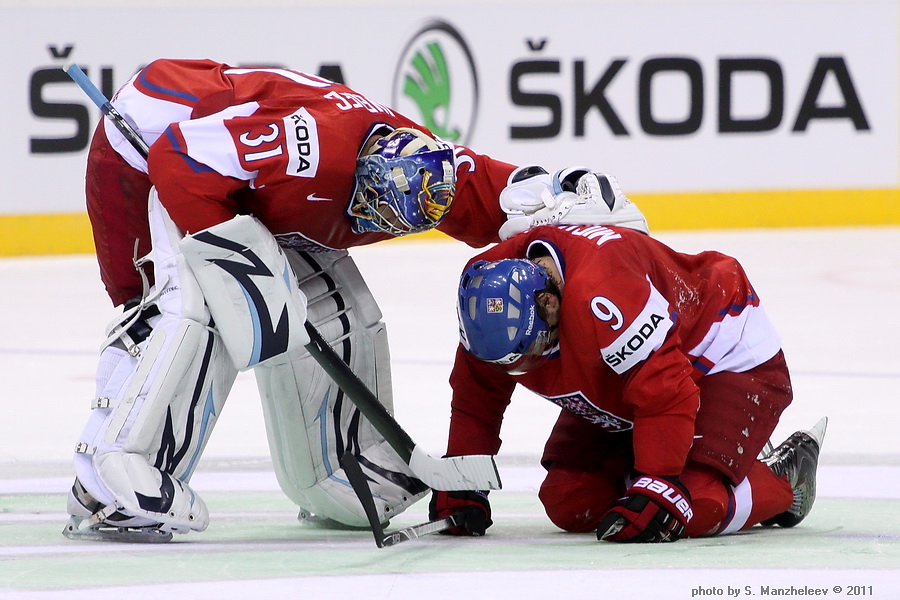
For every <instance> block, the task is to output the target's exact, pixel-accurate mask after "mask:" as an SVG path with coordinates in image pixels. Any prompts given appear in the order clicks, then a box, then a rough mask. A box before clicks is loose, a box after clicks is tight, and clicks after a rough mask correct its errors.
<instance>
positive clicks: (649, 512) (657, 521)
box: [597, 475, 694, 542]
mask: <svg viewBox="0 0 900 600" xmlns="http://www.w3.org/2000/svg"><path fill="white" fill-rule="evenodd" d="M693 514H694V513H693V508H692V507H691V495H690V493H689V492H688V491H687V488H685V487H684V485H683V484H682V483H681V481H679V479H678V478H677V477H653V476H652V475H641V476H639V477H638V478H637V480H636V481H635V482H634V483H633V484H632V486H631V487H630V488H628V489H627V490H626V491H625V496H624V497H622V498H620V499H619V500H618V501H617V502H616V503H615V504H614V505H613V507H612V508H610V509H609V511H607V513H606V515H604V517H603V520H601V521H600V525H599V526H598V527H597V539H598V540H607V541H610V542H674V541H675V540H677V539H679V538H680V537H681V536H682V535H683V534H684V529H685V527H686V526H687V524H688V522H689V521H690V520H691V517H692V516H693Z"/></svg>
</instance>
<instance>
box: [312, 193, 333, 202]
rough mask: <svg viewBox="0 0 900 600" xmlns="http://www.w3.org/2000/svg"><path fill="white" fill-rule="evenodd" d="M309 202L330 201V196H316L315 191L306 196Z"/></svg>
mask: <svg viewBox="0 0 900 600" xmlns="http://www.w3.org/2000/svg"><path fill="white" fill-rule="evenodd" d="M306 199H307V200H309V201H310V202H331V198H322V197H320V196H316V194H315V193H312V194H310V195H309V196H307V197H306Z"/></svg>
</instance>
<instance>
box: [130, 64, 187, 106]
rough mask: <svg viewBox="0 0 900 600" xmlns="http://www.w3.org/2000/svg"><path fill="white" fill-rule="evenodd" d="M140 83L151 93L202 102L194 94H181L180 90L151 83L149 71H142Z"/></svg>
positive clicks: (139, 78) (139, 77)
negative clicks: (148, 78)
mask: <svg viewBox="0 0 900 600" xmlns="http://www.w3.org/2000/svg"><path fill="white" fill-rule="evenodd" d="M138 81H140V82H141V85H143V86H144V87H145V88H147V89H148V90H150V91H151V92H156V93H157V94H164V95H166V96H174V97H176V98H181V99H182V100H187V101H188V102H198V101H199V100H200V98H199V97H197V96H195V95H193V94H188V93H187V92H179V91H178V90H170V89H169V88H164V87H163V86H161V85H156V84H155V83H150V82H149V81H148V80H147V69H144V70H142V71H141V74H140V75H139V76H138Z"/></svg>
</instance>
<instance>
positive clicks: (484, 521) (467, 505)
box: [428, 490, 494, 536]
mask: <svg viewBox="0 0 900 600" xmlns="http://www.w3.org/2000/svg"><path fill="white" fill-rule="evenodd" d="M487 495H488V493H487V492H481V491H478V492H439V491H437V490H435V491H434V492H433V493H432V495H431V503H430V504H429V505H428V518H429V519H431V520H435V519H443V518H444V517H449V516H450V515H454V514H455V515H461V516H462V522H461V523H459V525H458V526H457V527H451V528H450V529H447V530H445V531H442V532H441V533H444V534H447V535H473V536H482V535H484V532H485V531H486V530H487V528H488V527H490V526H491V525H493V524H494V522H493V521H491V505H490V503H489V502H488V498H487Z"/></svg>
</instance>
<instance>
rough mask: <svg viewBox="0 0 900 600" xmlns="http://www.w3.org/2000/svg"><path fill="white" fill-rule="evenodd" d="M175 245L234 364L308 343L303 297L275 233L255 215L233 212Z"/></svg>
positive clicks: (256, 360) (252, 362)
mask: <svg viewBox="0 0 900 600" xmlns="http://www.w3.org/2000/svg"><path fill="white" fill-rule="evenodd" d="M179 248H180V250H181V251H182V252H183V253H184V255H185V257H186V259H187V261H188V264H189V265H190V267H191V269H192V270H193V272H194V274H195V275H196V277H197V282H198V284H199V285H200V288H201V290H202V291H203V294H204V296H205V298H206V303H207V304H208V306H209V311H210V313H211V314H212V316H213V319H215V323H216V327H217V329H218V330H219V332H220V333H221V334H222V340H223V341H224V342H225V346H226V347H227V348H228V352H229V353H230V354H231V357H232V359H233V360H234V366H235V367H236V368H238V369H240V370H243V369H247V368H249V367H253V366H255V365H257V364H260V363H264V362H265V361H266V360H269V359H272V358H275V357H278V356H281V355H283V354H286V353H288V352H291V351H292V350H297V349H299V348H302V347H303V346H305V345H306V344H308V343H309V336H308V335H307V333H306V327H305V322H306V298H305V296H304V295H303V293H302V292H301V291H300V288H299V287H298V286H297V283H296V278H295V277H294V275H293V273H292V272H291V268H290V266H289V265H288V262H287V259H286V257H285V255H284V253H283V252H282V251H281V248H280V247H279V246H278V243H277V242H276V241H275V238H274V237H273V236H272V234H271V233H269V231H268V230H267V229H266V228H265V227H264V226H263V225H262V223H260V222H259V221H258V220H256V219H255V218H253V217H250V216H246V215H241V216H237V217H235V218H233V219H231V220H230V221H226V222H225V223H221V224H219V225H216V226H214V227H210V228H209V229H206V230H204V231H201V232H198V233H195V234H193V235H189V236H187V237H185V238H184V239H183V240H182V241H181V242H180V244H179Z"/></svg>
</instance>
